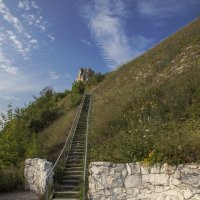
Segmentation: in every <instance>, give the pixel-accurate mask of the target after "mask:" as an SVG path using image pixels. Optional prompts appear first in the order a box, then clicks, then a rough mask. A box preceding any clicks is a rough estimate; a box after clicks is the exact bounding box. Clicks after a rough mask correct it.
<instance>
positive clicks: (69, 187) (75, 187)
mask: <svg viewBox="0 0 200 200" xmlns="http://www.w3.org/2000/svg"><path fill="white" fill-rule="evenodd" d="M56 190H59V191H61V190H65V191H66V190H72V191H77V190H80V186H79V185H57V186H56Z"/></svg>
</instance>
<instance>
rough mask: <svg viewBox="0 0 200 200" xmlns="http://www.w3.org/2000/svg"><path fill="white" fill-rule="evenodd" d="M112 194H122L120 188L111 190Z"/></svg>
mask: <svg viewBox="0 0 200 200" xmlns="http://www.w3.org/2000/svg"><path fill="white" fill-rule="evenodd" d="M113 193H115V194H117V195H121V194H122V193H123V189H122V187H119V188H113Z"/></svg>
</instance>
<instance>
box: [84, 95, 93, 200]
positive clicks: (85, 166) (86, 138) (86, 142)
mask: <svg viewBox="0 0 200 200" xmlns="http://www.w3.org/2000/svg"><path fill="white" fill-rule="evenodd" d="M91 99H92V94H90V101H89V108H88V114H87V129H86V137H85V155H84V173H83V198H82V199H83V200H85V199H86V173H87V151H88V132H89V120H90V109H91Z"/></svg>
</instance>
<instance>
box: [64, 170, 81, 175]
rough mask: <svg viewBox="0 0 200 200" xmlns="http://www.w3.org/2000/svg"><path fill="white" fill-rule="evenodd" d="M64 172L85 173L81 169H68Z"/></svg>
mask: <svg viewBox="0 0 200 200" xmlns="http://www.w3.org/2000/svg"><path fill="white" fill-rule="evenodd" d="M64 173H65V174H68V173H83V171H80V170H79V171H78V170H77V171H75V170H67V171H64Z"/></svg>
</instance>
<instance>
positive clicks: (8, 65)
mask: <svg viewBox="0 0 200 200" xmlns="http://www.w3.org/2000/svg"><path fill="white" fill-rule="evenodd" d="M0 71H2V72H6V73H9V74H12V75H17V74H20V72H19V69H18V68H17V67H14V66H13V64H12V62H11V60H10V59H8V58H7V57H6V56H5V55H4V54H3V52H2V50H1V42H0Z"/></svg>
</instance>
